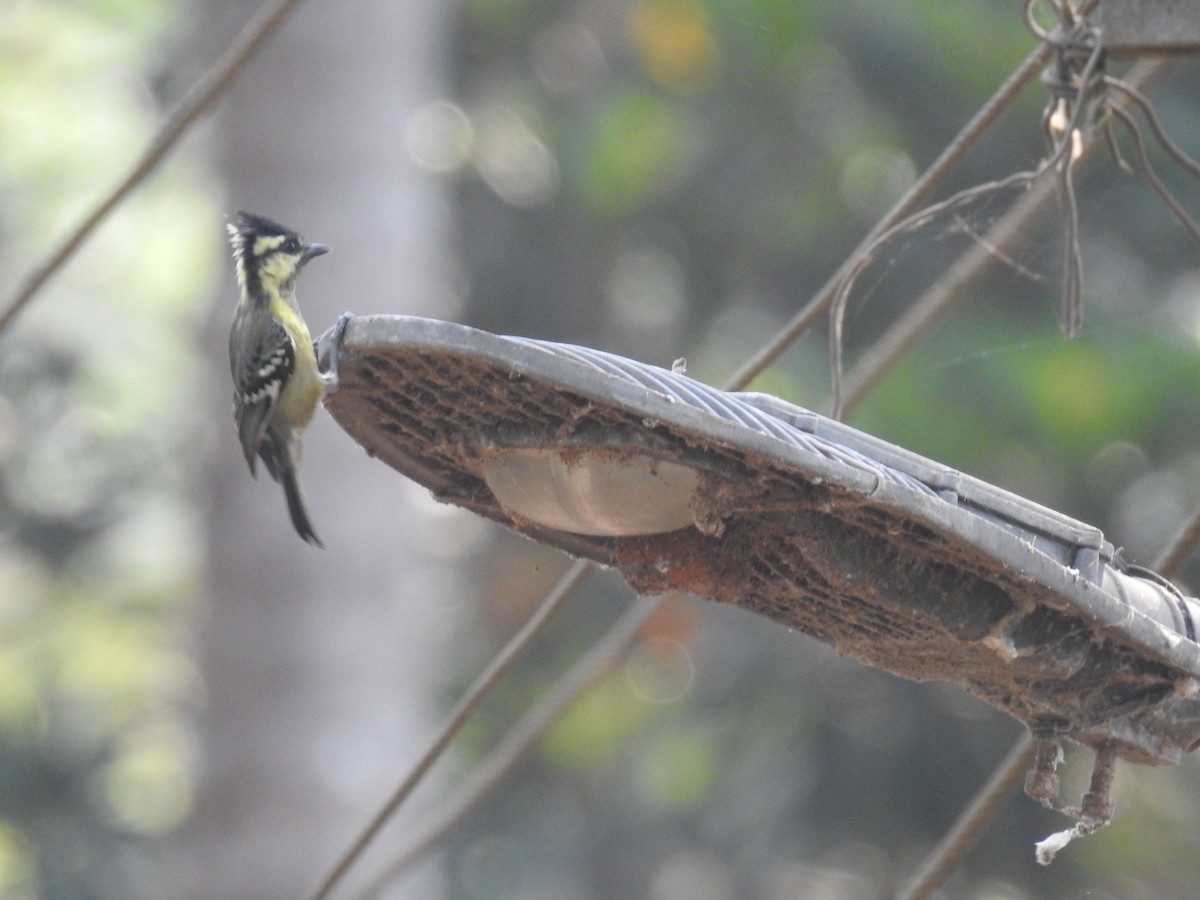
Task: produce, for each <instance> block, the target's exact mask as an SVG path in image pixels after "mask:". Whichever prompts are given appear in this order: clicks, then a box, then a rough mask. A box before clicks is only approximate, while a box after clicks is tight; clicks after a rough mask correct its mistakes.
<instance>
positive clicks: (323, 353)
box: [313, 312, 354, 393]
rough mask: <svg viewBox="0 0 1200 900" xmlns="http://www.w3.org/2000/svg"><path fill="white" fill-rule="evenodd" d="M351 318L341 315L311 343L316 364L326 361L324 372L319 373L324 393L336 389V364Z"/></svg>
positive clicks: (352, 315) (349, 314)
mask: <svg viewBox="0 0 1200 900" xmlns="http://www.w3.org/2000/svg"><path fill="white" fill-rule="evenodd" d="M352 318H354V313H350V312H344V313H342V314H341V315H340V316H338V317H337V321H336V322H334V323H333V327H332V328H330V329H329V330H328V331H327V332H325V333H324V334H323V335H321V336H320V337H319V338H317V339H316V340H315V341H313V349H314V350H315V351H316V354H317V363H318V364H320V362H321V360H322V359H325V360H326V361H327V366H326V368H325V370H324V371H322V372H321V383H322V384H324V385H325V391H326V393H333V392H334V391H336V390H337V389H338V362H339V360H340V359H341V355H342V341H343V340H344V339H345V337H346V326H347V325H349V324H350V320H351V319H352Z"/></svg>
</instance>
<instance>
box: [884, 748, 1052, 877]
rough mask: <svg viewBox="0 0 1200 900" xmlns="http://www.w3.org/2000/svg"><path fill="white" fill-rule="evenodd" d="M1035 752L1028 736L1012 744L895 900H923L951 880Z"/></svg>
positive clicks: (1028, 764)
mask: <svg viewBox="0 0 1200 900" xmlns="http://www.w3.org/2000/svg"><path fill="white" fill-rule="evenodd" d="M1036 750H1037V741H1035V740H1034V739H1033V737H1032V736H1030V735H1028V734H1027V735H1025V736H1023V737H1022V738H1021V739H1020V740H1018V741H1017V743H1016V744H1014V745H1013V748H1012V749H1011V750H1009V751H1008V755H1007V756H1006V757H1004V759H1003V760H1001V762H1000V764H999V765H998V766H996V769H995V771H994V772H992V775H991V777H990V778H989V779H988V780H987V783H986V784H984V786H983V788H982V789H980V791H979V793H978V794H976V795H975V798H974V799H973V800H972V801H971V803H970V805H969V806H967V808H966V809H964V810H963V812H962V815H960V816H959V817H958V819H957V821H955V823H954V824H953V825H951V826H950V829H949V830H948V831H947V832H946V836H945V837H943V838H942V840H941V843H939V844H938V845H937V847H936V848H935V849H934V851H933V852H932V853H930V854H929V856H928V857H927V858H926V861H925V864H924V865H923V866H922V867H921V870H920V871H919V872H917V874H916V876H914V878H913V880H912V882H911V883H910V884H909V885H908V886H907V887H906V888H905V889H904V890H903V891H901V892H900V893H898V894H897V895H896V900H925V898H926V897H928V896H929V895H930V894H932V893H933V892H934V891H935V890H936V889H937V888H938V887H940V886H941V884H942V883H943V882H944V881H945V880H946V879H947V878H949V877H950V874H951V873H952V872H953V871H954V869H955V867H956V866H957V865H958V864H959V862H961V861H962V858H963V857H964V856H965V855H966V854H967V851H968V850H970V849H971V848H972V847H973V846H974V845H975V843H976V842H977V841H978V840H979V838H980V836H981V835H982V834H983V832H984V829H986V828H987V826H988V825H990V824H991V821H992V819H993V818H995V816H996V814H997V813H998V812H999V811H1000V806H1001V804H1002V803H1003V802H1004V801H1005V800H1007V799H1008V795H1009V794H1010V793H1012V789H1013V788H1014V787H1016V785H1017V784H1019V783H1020V782H1021V780H1022V778H1023V777H1024V775H1025V772H1026V771H1027V770H1028V769H1029V766H1030V764H1031V763H1032V762H1033V756H1034V753H1035V752H1036Z"/></svg>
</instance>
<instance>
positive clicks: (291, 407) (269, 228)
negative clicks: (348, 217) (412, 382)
mask: <svg viewBox="0 0 1200 900" xmlns="http://www.w3.org/2000/svg"><path fill="white" fill-rule="evenodd" d="M226 229H227V231H228V233H229V241H230V244H231V245H232V247H233V259H234V265H235V267H236V272H237V281H238V288H239V291H240V296H239V298H238V303H237V307H236V309H235V311H234V314H233V325H232V326H231V328H230V330H229V367H230V371H231V372H232V374H233V385H234V393H233V415H234V419H235V421H236V422H237V429H238V439H239V440H240V442H241V445H242V452H243V453H244V454H245V455H246V463H247V464H248V465H249V466H250V474H251V475H252V476H255V477H257V469H256V462H257V460H258V459H259V458H261V459H262V461H263V463H264V465H266V467H267V471H268V472H269V473H270V475H271V478H273V479H274V480H275V481H276V482H277V483H279V484H282V485H283V491H284V495H285V496H286V498H287V508H288V513H289V514H290V516H291V519H292V525H293V526H294V527H295V529H296V531H297V533H298V534H299V535H300V537H301V538H303V539H304V540H305V541H307V542H308V543H310V544H313V545H315V546H317V547H322V546H323V544H322V543H321V541H320V539H319V538H318V537H317V533H316V531H315V530H314V529H313V526H312V522H311V520H310V519H309V517H308V510H307V509H306V508H305V504H304V497H303V495H302V493H301V491H300V483H299V481H298V480H297V476H296V469H297V467H298V465H299V463H300V437H301V434H302V433H303V431H304V429H305V428H306V427H307V426H308V424H309V422H311V421H312V417H313V413H314V412H315V410H316V407H317V403H318V402H320V400H321V398H322V396H323V395H324V394H325V392H326V391H327V390H331V389H333V388H334V387H335V386H336V377H337V376H336V371H333V372H330V373H323V372H321V370H320V368H319V367H318V365H317V357H316V351H315V350H314V347H313V340H312V336H311V335H310V334H309V330H308V326H307V325H306V324H305V322H304V317H303V316H302V315H301V314H300V307H299V305H298V304H297V303H296V278H297V276H299V274H300V271H301V270H302V269H303V268H304V266H305V265H306V264H307V263H308V262H309V261H310V260H312V259H315V258H316V257H318V256H321V255H322V254H324V253H327V252H328V251H329V248H328V247H326V246H325V245H324V244H317V243H308V242H306V241H305V240H304V239H303V238H302V237H300V235H299V234H297V233H296V232H295V231H293V230H291V229H290V228H285V227H284V226H282V225H280V224H278V223H276V222H273V221H271V220H270V219H268V218H265V217H263V216H259V215H254V214H252V213H247V212H239V213H238V214H237V215H235V216H233V217H232V218H231V219H230V220H229V222H228V224H227V225H226ZM345 318H346V317H342V318H341V319H339V326H338V327H339V328H341V329H344V327H345ZM337 337H338V338H339V339H340V331H339V332H338V334H337Z"/></svg>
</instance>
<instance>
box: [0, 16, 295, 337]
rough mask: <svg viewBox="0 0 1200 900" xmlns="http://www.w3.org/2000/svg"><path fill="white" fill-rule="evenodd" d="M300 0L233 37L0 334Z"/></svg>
mask: <svg viewBox="0 0 1200 900" xmlns="http://www.w3.org/2000/svg"><path fill="white" fill-rule="evenodd" d="M300 2H301V0H276V2H274V3H270V4H266V5H264V6H262V7H261V8H260V9H259V11H258V12H257V13H256V14H255V16H254V18H252V19H251V20H250V21H249V22H248V23H247V24H246V25H245V27H243V28H242V30H241V32H240V33H239V34H238V36H237V38H236V39H235V40H234V41H233V43H232V44H230V45H229V48H228V49H227V50H226V51H225V53H224V54H223V55H222V56H221V58H220V59H218V60H217V62H216V63H214V64H213V66H212V67H211V68H210V69H209V70H208V71H207V72H205V73H204V75H203V76H202V77H201V79H200V80H199V81H198V82H196V84H194V85H193V86H192V88H191V90H189V91H188V92H187V94H186V95H185V96H184V97H183V99H182V100H180V102H179V103H178V104H177V105H176V106H175V109H174V110H172V112H171V114H170V115H169V116H168V117H167V120H166V122H164V123H163V126H162V128H160V129H159V131H158V133H157V134H156V135H155V136H154V138H153V139H152V140H151V141H150V144H149V145H148V146H147V147H146V149H145V150H144V151H143V152H142V155H141V156H140V157H138V159H137V160H136V161H135V162H134V164H133V166H132V167H131V168H130V170H129V172H128V173H127V174H126V175H125V177H124V178H122V179H121V180H120V181H119V182H118V183H117V185H116V186H115V187H113V188H112V189H111V190H110V191H109V192H108V193H107V194H106V195H105V196H104V197H103V198H102V199H101V200H100V202H99V203H98V204H97V205H96V207H95V208H94V209H93V210H92V211H91V212H90V213H88V214H87V215H86V216H85V217H84V219H83V221H82V222H80V223H79V224H78V225H77V226H75V228H74V230H73V231H71V232H70V233H69V234H68V235H67V236H66V237H65V238H63V239H62V241H61V242H60V243H59V245H58V246H57V247H56V248H55V249H54V250H52V251H51V252H50V254H49V256H47V257H46V258H45V260H44V261H43V262H42V263H40V264H39V265H38V266H37V267H35V268H34V269H33V270H32V271H31V272H30V273H29V274H28V275H27V276H26V277H25V279H24V281H22V282H21V285H20V286H19V287H18V288H17V290H16V291H15V292H14V294H13V295H12V298H11V299H10V300H9V302H8V304H7V305H6V308H5V311H4V314H3V315H0V333H2V332H3V331H4V330H5V329H6V328H8V327H9V326H10V325H11V324H12V322H13V320H14V319H15V318H16V316H17V314H18V313H20V312H21V310H23V309H24V308H25V307H26V306H27V305H28V304H29V303H30V301H32V300H33V298H34V297H36V296H37V295H38V293H39V292H40V291H41V290H42V288H43V287H45V286H46V283H47V282H49V281H50V279H51V278H53V277H54V276H55V275H56V274H57V273H58V272H59V271H60V270H61V269H62V268H63V267H64V266H65V265H66V264H67V263H68V262H70V260H71V258H72V257H73V256H74V255H75V253H76V252H77V251H78V250H79V248H80V247H82V246H83V244H84V242H85V241H86V240H87V239H88V238H89V237H91V235H92V233H93V232H94V231H95V230H96V228H97V227H99V225H100V224H101V223H102V222H103V221H104V220H105V219H107V218H108V216H109V214H110V213H112V211H113V210H114V209H116V208H117V206H118V205H120V203H121V202H122V201H124V200H125V198H126V197H128V196H129V195H130V194H131V193H133V191H134V190H135V189H136V188H137V187H138V186H139V185H140V184H141V183H142V182H143V181H145V180H146V178H147V176H149V175H150V173H151V172H153V171H154V170H155V169H156V168H157V167H158V164H159V163H161V162H162V161H163V159H165V158H166V156H167V154H168V153H170V152H171V151H172V150H173V149H174V148H175V146H176V145H177V144H178V143H179V141H180V139H181V138H182V137H183V136H184V135H185V134H187V133H188V131H190V130H191V128H192V126H193V125H195V123H196V122H197V121H198V120H199V119H200V117H201V116H202V115H203V114H204V113H205V112H206V111H207V110H208V109H209V107H211V106H212V105H213V104H214V103H215V102H216V101H217V100H218V99H220V97H221V96H222V95H223V94H224V93H225V92H226V91H227V90H228V89H229V86H230V84H232V82H233V79H234V78H236V77H237V75H238V74H239V73H240V72H241V71H242V69H244V68H245V67H246V64H247V63H248V62H250V60H251V59H253V58H254V56H255V55H256V54H257V53H258V51H259V49H260V48H261V47H262V45H263V44H264V43H265V42H266V40H267V38H269V37H270V36H271V35H272V34H274V33H275V32H276V31H278V30H279V28H280V26H282V25H283V23H284V21H285V20H286V19H287V17H288V15H289V14H291V12H292V10H293V9H294V8H295V7H296V6H297V5H298V4H299V3H300Z"/></svg>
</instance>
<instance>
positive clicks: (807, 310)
mask: <svg viewBox="0 0 1200 900" xmlns="http://www.w3.org/2000/svg"><path fill="white" fill-rule="evenodd" d="M1050 54H1051V49H1050V47H1049V46H1048V45H1046V44H1041V45H1039V46H1038V48H1037V49H1036V50H1034V51H1033V52H1032V53H1030V54H1029V56H1027V57H1026V58H1025V60H1024V61H1023V62H1022V63H1021V64H1020V65H1019V66H1017V68H1016V69H1015V70H1014V71H1013V73H1012V74H1011V75H1010V76H1009V77H1008V79H1007V80H1006V81H1005V82H1004V83H1003V84H1002V85H1000V87H999V88H997V89H996V92H995V93H994V94H992V96H991V97H989V98H988V100H987V101H986V102H985V103H984V104H983V106H981V107H980V108H979V111H978V112H977V113H975V115H974V116H972V117H971V119H970V121H968V122H967V124H966V125H965V126H963V128H962V130H961V131H960V132H959V133H958V135H957V136H956V137H955V138H954V140H952V141H951V142H950V143H949V144H948V145H947V147H946V149H945V150H943V151H942V153H941V155H940V156H938V158H937V159H936V160H934V162H933V163H932V164H931V165H930V166H929V168H928V169H926V170H925V172H924V174H922V175H921V177H920V178H919V179H917V181H916V182H915V183H914V184H913V186H912V187H910V188H909V189H908V191H907V193H905V195H904V196H903V197H901V198H900V199H899V200H898V201H897V202H896V204H895V206H893V207H892V208H891V209H890V210H889V211H888V212H887V213H886V214H885V215H884V216H883V217H882V218H881V219H880V220H879V222H878V223H876V225H875V227H874V228H872V229H871V230H870V231H869V232H868V233H867V235H866V236H865V237H864V238H863V239H862V241H861V242H860V243H859V245H858V246H857V247H856V248H855V249H854V250H853V251H852V252H851V253H850V255H849V256H848V257H847V258H846V260H845V262H843V263H842V265H841V266H840V267H839V268H838V270H837V271H836V272H834V274H833V275H832V276H831V277H830V279H829V280H828V281H827V282H825V284H824V285H823V286H822V287H821V289H820V290H819V291H817V293H816V294H814V295H813V297H812V298H811V299H810V300H809V301H808V303H806V304H805V305H804V306H803V307H801V308H800V309H799V310H798V311H797V312H796V313H795V314H794V315H793V316H792V318H791V319H789V320H788V321H787V322H786V323H785V324H784V326H783V328H782V329H780V331H779V333H778V334H777V335H776V336H775V337H774V338H772V339H771V340H769V341H767V343H765V344H764V345H763V346H762V347H760V348H759V349H758V350H757V351H756V352H755V353H753V354H751V356H750V357H749V358H748V359H747V360H746V361H745V362H744V363H743V364H742V365H741V367H740V368H738V369H737V370H736V371H735V372H734V373H733V375H731V376H730V377H729V379H728V380H727V381H726V382H725V384H724V385H723V387H724V389H725V390H727V391H736V390H741V389H742V388H744V387H745V386H746V385H748V384H749V383H750V382H751V381H753V380H754V379H755V378H757V377H758V376H759V375H760V374H761V373H762V372H763V371H764V370H766V369H767V368H768V367H769V366H770V365H771V364H772V363H774V362H775V361H776V360H777V359H778V358H779V357H780V356H782V355H783V353H784V352H785V351H786V350H787V349H788V348H789V347H791V345H792V344H794V343H795V342H796V341H797V339H799V338H800V336H801V335H803V334H804V333H805V332H807V331H808V330H809V329H810V328H811V327H812V326H813V325H814V324H815V323H816V322H817V320H818V319H820V317H821V316H822V315H824V313H825V312H826V310H828V309H829V305H830V303H831V302H832V301H833V297H834V294H835V293H836V292H837V289H838V286H839V285H840V284H841V283H842V282H843V281H844V280H845V277H846V274H847V273H848V272H850V271H851V270H852V269H853V268H854V266H855V264H856V262H857V260H858V258H859V257H860V256H861V255H862V254H863V253H864V252H867V251H869V250H870V248H871V246H872V244H873V243H874V241H875V239H876V238H877V237H878V236H879V235H880V234H882V233H883V232H885V231H887V230H888V229H889V228H891V227H892V226H893V225H894V224H895V223H897V222H899V221H901V220H902V219H904V218H906V217H907V216H909V215H911V214H912V213H913V211H914V210H916V209H917V208H918V207H919V206H920V205H921V204H922V203H923V202H924V201H925V198H927V197H928V196H929V195H930V194H931V193H932V192H933V191H934V190H936V189H937V187H938V185H940V184H941V183H942V182H943V181H944V180H945V179H946V176H947V175H948V174H949V173H950V171H951V170H953V169H954V168H955V167H956V166H957V165H958V163H959V162H960V161H961V160H962V158H963V157H964V156H965V155H966V154H967V152H968V151H969V150H970V149H971V147H973V146H974V145H975V144H976V143H977V142H978V141H979V139H980V138H981V137H982V136H983V133H984V132H985V131H986V130H987V129H988V127H989V126H990V125H991V124H992V123H993V122H994V121H995V120H996V119H997V118H999V116H1000V115H1001V114H1002V113H1003V112H1004V111H1005V110H1006V109H1008V107H1009V106H1011V105H1012V103H1013V101H1014V100H1016V98H1017V95H1018V94H1020V92H1021V91H1022V90H1023V89H1024V88H1025V86H1026V85H1027V84H1029V82H1030V81H1032V80H1033V79H1034V78H1035V77H1036V76H1037V74H1038V72H1039V71H1040V69H1041V68H1042V66H1044V65H1045V64H1046V62H1047V60H1049V58H1050Z"/></svg>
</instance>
